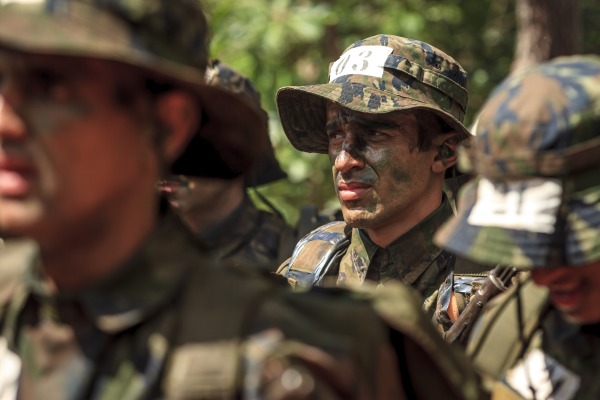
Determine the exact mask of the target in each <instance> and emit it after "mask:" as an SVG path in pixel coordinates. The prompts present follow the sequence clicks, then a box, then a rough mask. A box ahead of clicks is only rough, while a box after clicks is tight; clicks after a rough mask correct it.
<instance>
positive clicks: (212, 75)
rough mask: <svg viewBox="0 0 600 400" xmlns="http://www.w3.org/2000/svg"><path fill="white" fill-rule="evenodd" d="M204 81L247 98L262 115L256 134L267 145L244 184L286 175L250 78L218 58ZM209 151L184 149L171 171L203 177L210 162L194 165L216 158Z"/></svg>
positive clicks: (264, 182)
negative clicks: (279, 161) (262, 126)
mask: <svg viewBox="0 0 600 400" xmlns="http://www.w3.org/2000/svg"><path fill="white" fill-rule="evenodd" d="M206 83H207V84H209V85H211V86H218V87H221V88H223V89H226V90H229V91H230V92H232V93H235V94H237V95H239V96H241V97H243V98H245V99H246V100H247V101H249V102H251V103H252V104H253V105H254V106H255V107H256V108H257V109H258V110H260V112H261V113H263V115H264V118H265V124H266V127H265V129H264V130H261V131H260V132H259V133H260V134H264V135H265V137H264V138H263V139H264V140H265V141H266V142H267V143H268V145H267V146H265V148H264V152H263V154H260V155H259V156H258V160H257V161H256V163H255V165H254V167H253V168H252V169H250V170H249V171H247V172H246V174H245V184H246V186H247V187H252V186H260V185H265V184H267V183H271V182H275V181H278V180H280V179H283V178H285V177H287V175H286V173H285V172H283V170H282V169H281V166H280V165H279V163H278V162H277V159H276V158H275V153H274V152H273V146H272V145H271V139H270V138H269V130H268V116H267V113H266V112H265V111H264V109H263V108H262V107H261V105H260V93H258V90H256V88H255V87H254V85H253V84H252V82H251V81H250V79H248V78H247V77H245V76H244V75H242V74H241V73H239V72H238V71H236V70H234V69H233V68H231V67H230V66H229V65H227V64H224V63H222V62H221V61H219V60H212V61H211V63H210V65H209V67H208V69H207V70H206ZM235 111H236V110H235V109H233V110H232V113H231V118H235ZM217 156H218V155H214V154H213V152H211V151H207V147H206V146H204V147H199V146H196V148H193V149H190V151H187V150H186V151H184V152H183V154H182V155H181V157H180V158H179V159H178V160H177V161H175V164H174V165H173V168H172V170H173V173H174V174H177V175H190V173H189V172H190V171H193V172H195V173H194V175H197V176H205V175H207V173H208V172H209V171H206V172H204V171H203V170H202V169H200V168H202V167H203V166H205V167H206V168H211V167H212V164H213V163H207V162H203V163H202V164H201V165H200V166H198V165H197V164H198V161H199V160H208V159H210V158H214V157H217Z"/></svg>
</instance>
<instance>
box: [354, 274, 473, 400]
mask: <svg viewBox="0 0 600 400" xmlns="http://www.w3.org/2000/svg"><path fill="white" fill-rule="evenodd" d="M369 292H370V293H369ZM369 292H368V293H366V294H365V295H367V296H369V297H370V301H371V303H372V306H373V308H374V310H375V312H376V313H377V314H378V315H379V316H380V317H381V318H382V319H383V321H385V323H386V324H387V325H388V326H389V327H390V329H391V331H392V338H394V337H398V334H400V335H401V337H403V340H402V343H403V344H402V349H403V350H402V351H399V353H398V354H399V355H400V357H406V360H404V361H403V360H400V362H401V363H402V362H404V363H405V367H406V369H407V370H408V371H409V375H410V376H411V377H412V379H411V385H412V390H413V391H414V392H415V393H417V396H418V398H446V399H481V398H482V397H481V395H482V393H481V390H480V386H479V380H478V377H477V374H476V373H475V370H474V369H473V368H472V367H471V365H470V362H469V360H468V359H467V358H466V357H465V355H464V354H463V352H462V351H461V350H460V349H459V348H458V347H456V346H453V345H450V344H448V343H446V342H445V341H444V340H443V339H442V337H441V335H440V334H439V333H438V332H436V331H435V328H434V326H433V324H431V320H430V318H428V316H427V315H426V313H424V312H423V311H422V309H421V305H422V298H421V296H420V295H419V294H418V293H417V292H416V290H414V289H413V288H412V287H408V286H406V285H403V284H401V283H399V282H391V283H388V282H386V284H385V286H383V287H379V288H377V289H376V290H374V291H373V290H370V291H369ZM392 340H393V339H392ZM395 346H396V347H397V346H398V345H397V344H395ZM407 360H412V361H407ZM432 381H436V382H437V387H435V388H434V387H432V386H431V382H432Z"/></svg>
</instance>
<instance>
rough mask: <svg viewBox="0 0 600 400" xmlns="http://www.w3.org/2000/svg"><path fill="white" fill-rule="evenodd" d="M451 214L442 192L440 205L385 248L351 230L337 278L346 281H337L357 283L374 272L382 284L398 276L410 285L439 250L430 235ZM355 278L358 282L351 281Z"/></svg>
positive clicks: (356, 230)
mask: <svg viewBox="0 0 600 400" xmlns="http://www.w3.org/2000/svg"><path fill="white" fill-rule="evenodd" d="M452 213H453V212H452V206H451V205H450V202H449V201H448V199H447V197H446V196H445V195H444V197H443V199H442V204H441V205H440V206H439V207H438V208H437V209H436V210H435V211H434V212H433V213H431V214H430V215H429V216H428V217H427V218H425V219H424V220H423V221H421V222H420V223H419V224H418V225H416V226H415V227H413V228H412V229H411V230H410V231H408V232H406V233H405V234H404V235H402V236H400V237H399V238H398V239H396V240H395V241H394V242H392V243H391V244H390V245H389V246H388V247H387V248H385V249H383V248H381V247H379V246H377V245H376V244H375V243H373V242H372V241H371V239H369V237H368V235H367V234H366V232H364V231H363V230H361V229H353V230H352V240H351V242H350V247H349V248H348V252H347V253H346V254H347V255H348V257H344V259H343V260H342V263H341V266H340V267H341V268H340V272H341V273H340V278H341V279H343V280H345V281H346V282H339V283H350V284H355V283H359V284H360V283H362V282H363V281H364V279H365V278H366V277H367V275H369V277H370V278H371V277H372V276H373V275H372V273H373V272H374V275H375V276H377V275H379V279H377V278H375V279H376V280H378V281H379V282H382V283H383V282H385V281H388V280H391V279H398V280H400V281H402V283H404V284H407V285H412V284H414V283H415V281H416V280H417V279H418V278H419V276H421V275H422V274H423V272H424V271H425V270H426V269H427V267H429V265H431V263H432V262H433V261H434V260H435V259H436V257H438V256H439V254H440V253H441V252H442V249H440V248H439V247H437V246H436V245H435V244H434V243H433V235H434V233H435V232H436V231H437V229H438V228H439V227H440V226H441V225H442V224H443V223H444V222H445V221H446V220H447V219H448V218H450V217H451V216H452ZM386 253H387V254H386ZM374 260H375V261H374ZM373 261H374V262H373ZM372 262H373V263H372ZM371 264H373V265H371ZM372 269H378V271H371V270H372ZM367 270H368V272H367ZM377 272H378V274H377ZM356 280H358V282H352V281H356Z"/></svg>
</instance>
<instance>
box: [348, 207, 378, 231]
mask: <svg viewBox="0 0 600 400" xmlns="http://www.w3.org/2000/svg"><path fill="white" fill-rule="evenodd" d="M342 215H343V216H344V222H346V223H347V224H348V225H350V226H351V227H353V228H357V229H368V228H371V227H372V226H373V225H374V221H373V219H374V215H373V213H372V212H371V211H368V210H365V209H363V208H353V209H348V208H342Z"/></svg>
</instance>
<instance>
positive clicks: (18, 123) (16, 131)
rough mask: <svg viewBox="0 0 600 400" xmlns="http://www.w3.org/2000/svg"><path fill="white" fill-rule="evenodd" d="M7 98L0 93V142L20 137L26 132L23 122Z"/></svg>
mask: <svg viewBox="0 0 600 400" xmlns="http://www.w3.org/2000/svg"><path fill="white" fill-rule="evenodd" d="M7 100H8V98H7V97H5V96H4V95H0V142H3V141H9V140H16V139H19V138H22V137H24V136H25V132H26V128H25V122H24V121H23V119H22V118H21V117H20V116H19V114H18V113H17V112H16V110H15V108H14V106H13V105H12V104H11V102H9V101H7Z"/></svg>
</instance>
